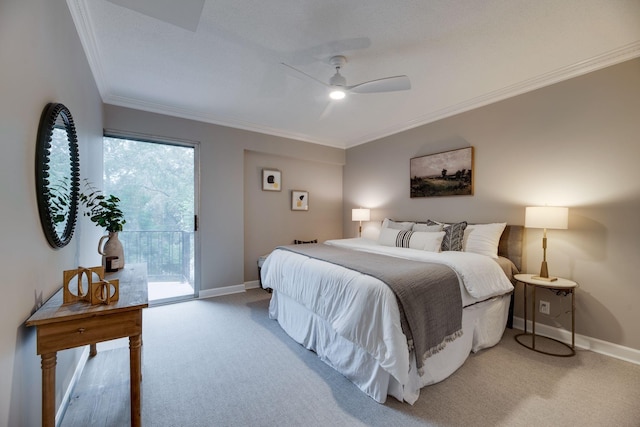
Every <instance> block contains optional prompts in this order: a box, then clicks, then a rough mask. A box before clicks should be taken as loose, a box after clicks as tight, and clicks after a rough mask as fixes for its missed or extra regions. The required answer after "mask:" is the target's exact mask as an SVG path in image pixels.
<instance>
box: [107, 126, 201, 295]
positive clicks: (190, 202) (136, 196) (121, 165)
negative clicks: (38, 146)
mask: <svg viewBox="0 0 640 427" xmlns="http://www.w3.org/2000/svg"><path fill="white" fill-rule="evenodd" d="M197 165H198V146H197V144H190V143H178V142H167V141H146V140H141V139H131V138H122V137H115V136H105V138H104V191H105V193H106V194H113V195H115V196H116V197H118V198H120V200H121V205H122V210H123V212H124V214H125V219H126V221H127V222H126V224H125V226H124V230H123V231H122V232H120V241H122V243H123V245H124V251H125V262H126V263H127V264H131V263H146V265H147V272H148V278H149V301H150V303H160V302H161V303H165V302H172V301H178V300H183V299H188V298H193V297H194V296H197V294H198V289H199V286H198V283H197V276H198V275H197V274H196V272H197V271H198V266H197V260H198V256H197V253H196V251H197V249H198V246H199V245H198V244H197V205H198V204H197V194H198V189H197V182H198V180H197V171H198V167H197Z"/></svg>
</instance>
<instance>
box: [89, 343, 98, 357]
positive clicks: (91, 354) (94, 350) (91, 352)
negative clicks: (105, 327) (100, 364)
mask: <svg viewBox="0 0 640 427" xmlns="http://www.w3.org/2000/svg"><path fill="white" fill-rule="evenodd" d="M96 354H98V347H97V345H96V343H93V344H89V357H94V356H95V355H96Z"/></svg>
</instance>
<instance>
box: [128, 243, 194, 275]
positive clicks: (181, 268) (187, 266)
mask: <svg viewBox="0 0 640 427" xmlns="http://www.w3.org/2000/svg"><path fill="white" fill-rule="evenodd" d="M118 236H119V239H120V241H121V242H122V244H123V246H124V254H125V259H126V262H127V263H138V262H144V263H146V264H147V274H148V278H149V282H187V283H189V284H191V285H193V283H194V264H193V253H194V241H193V240H194V239H193V232H192V231H130V230H126V231H121V232H120V233H119V234H118Z"/></svg>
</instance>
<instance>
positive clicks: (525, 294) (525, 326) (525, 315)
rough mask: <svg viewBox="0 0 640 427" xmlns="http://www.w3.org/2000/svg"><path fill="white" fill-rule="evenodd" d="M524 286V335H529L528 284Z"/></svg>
mask: <svg viewBox="0 0 640 427" xmlns="http://www.w3.org/2000/svg"><path fill="white" fill-rule="evenodd" d="M522 285H523V288H522V289H523V290H522V291H523V292H524V333H525V334H526V333H527V288H528V286H527V284H526V283H524V282H523V283H522Z"/></svg>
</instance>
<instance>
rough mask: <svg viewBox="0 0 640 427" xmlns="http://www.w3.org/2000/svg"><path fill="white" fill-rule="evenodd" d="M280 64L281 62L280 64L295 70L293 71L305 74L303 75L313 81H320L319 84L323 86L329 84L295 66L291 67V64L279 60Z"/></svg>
mask: <svg viewBox="0 0 640 427" xmlns="http://www.w3.org/2000/svg"><path fill="white" fill-rule="evenodd" d="M280 64H282V65H284V66H285V67H287V68H289V69H291V70H293V71H295V72H296V73H298V74H302V75H303V76H305V77H307V78H309V79H311V80H313V81H315V82H318V83H320V84H321V85H322V86H324V87H329V85H328V84H326V83H325V82H323V81H321V80H318V79H316V78H315V77H313V76H312V75H309V74H307V73H305V72H304V71H301V70H298V69H297V68H295V67H292V66H291V65H289V64H285V63H284V62H281V63H280Z"/></svg>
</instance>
